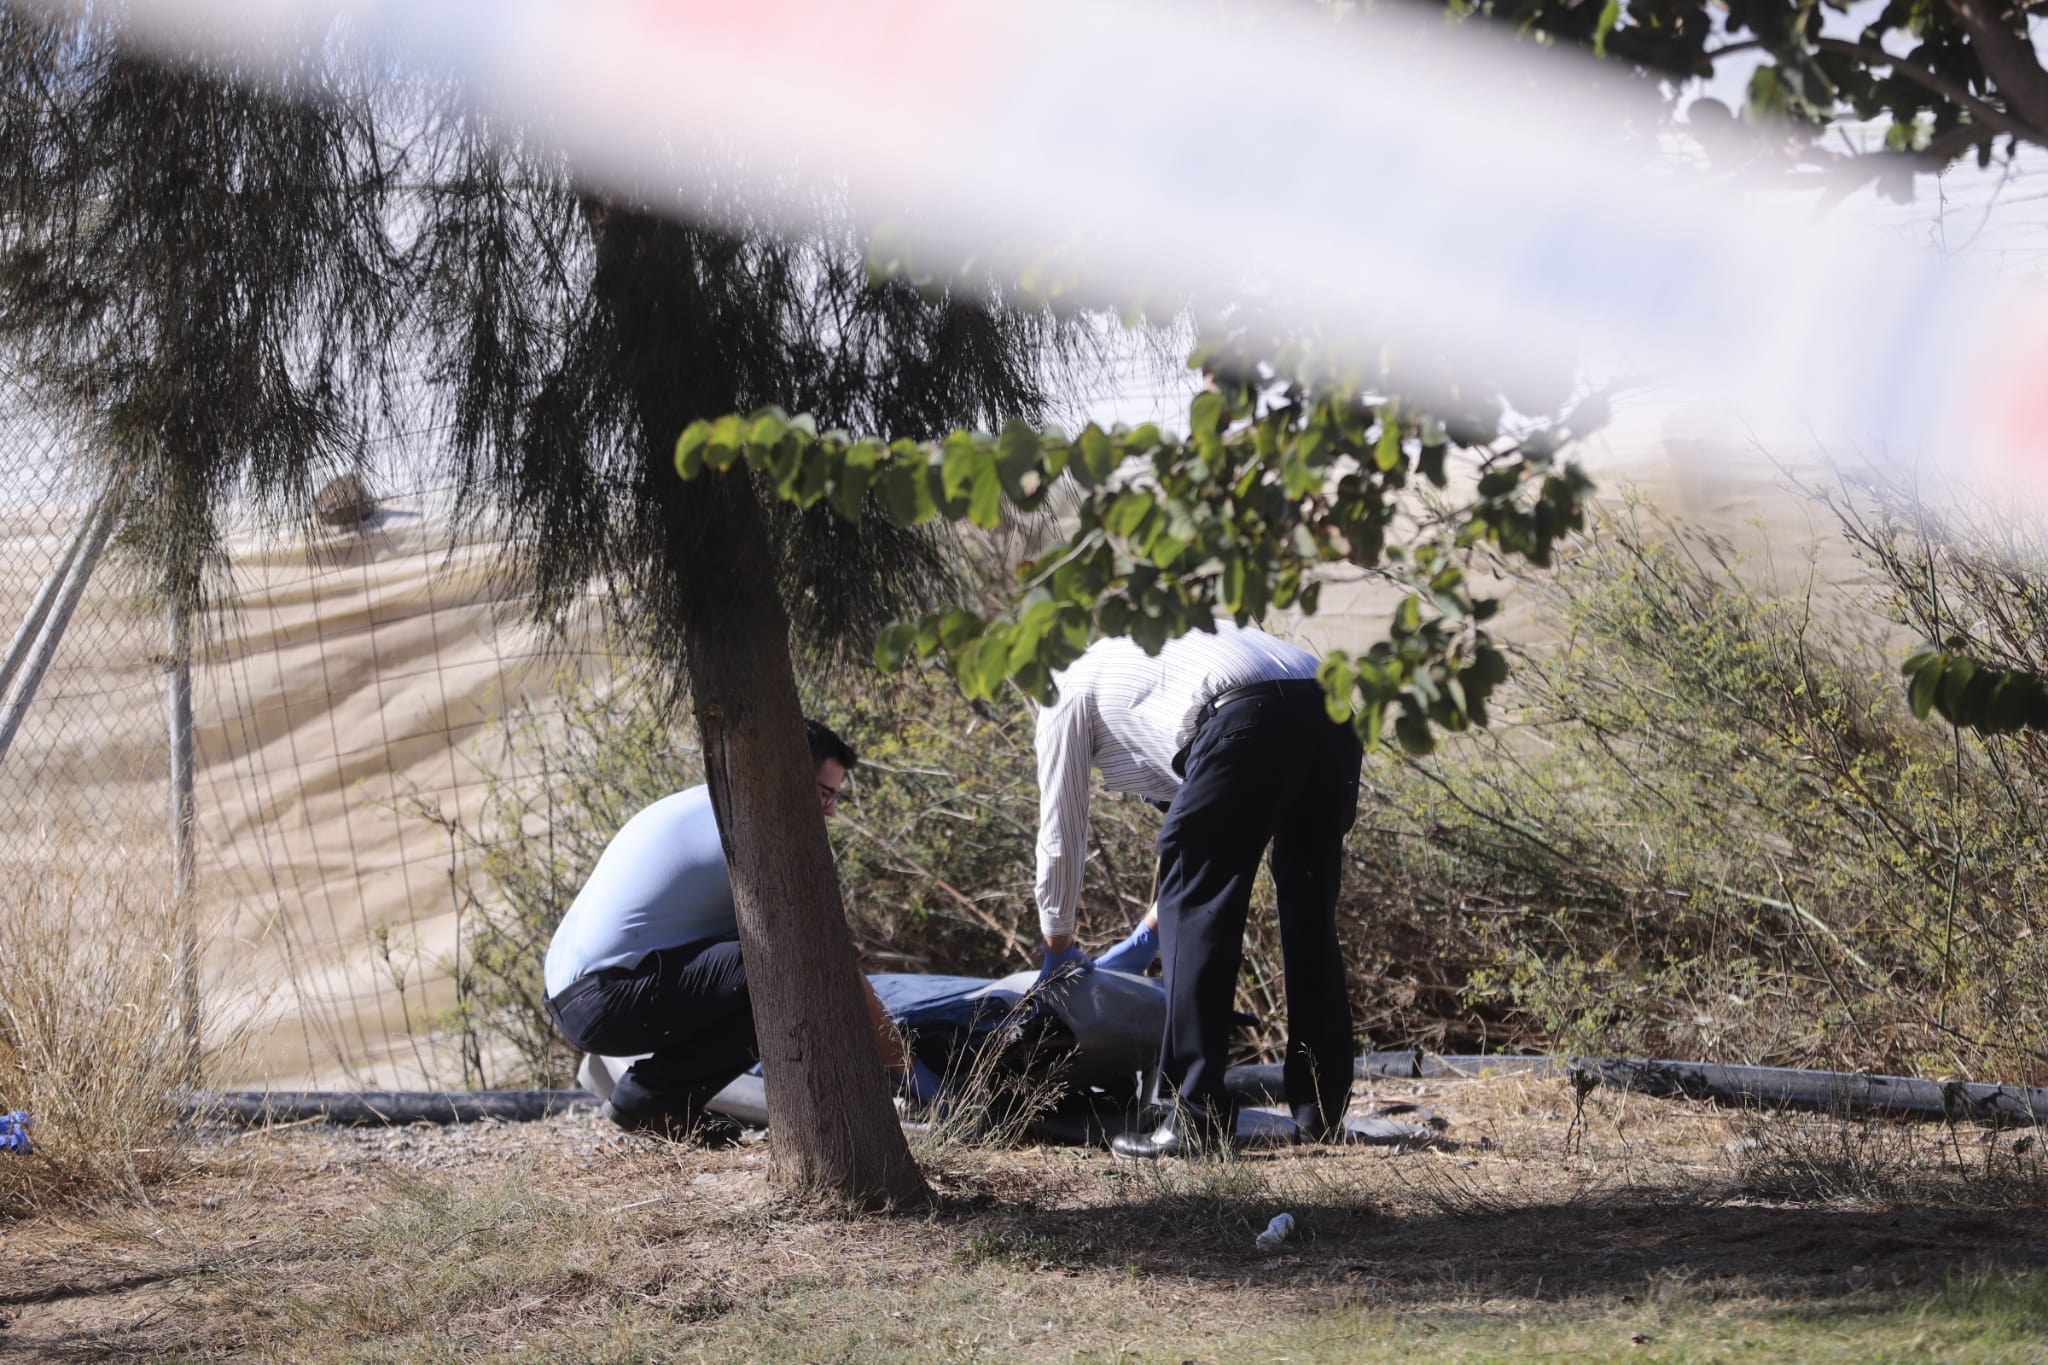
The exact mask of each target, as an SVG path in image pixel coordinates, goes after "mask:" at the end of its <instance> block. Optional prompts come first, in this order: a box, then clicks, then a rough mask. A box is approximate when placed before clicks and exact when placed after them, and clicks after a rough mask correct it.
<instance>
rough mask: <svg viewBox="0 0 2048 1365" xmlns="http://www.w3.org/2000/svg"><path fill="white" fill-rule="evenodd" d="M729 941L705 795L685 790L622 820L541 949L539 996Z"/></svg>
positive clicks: (728, 885)
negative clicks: (671, 951) (694, 946)
mask: <svg viewBox="0 0 2048 1365" xmlns="http://www.w3.org/2000/svg"><path fill="white" fill-rule="evenodd" d="M738 933H739V921H738V920H737V919H735V918H734V916H733V908H732V875H731V874H730V873H729V872H728V871H727V870H726V866H725V850H724V848H723V847H721V846H720V844H719V841H718V819H717V816H716V815H714V814H713V812H712V809H711V788H709V787H691V788H689V789H687V790H685V791H679V792H677V793H676V794H675V795H673V796H664V797H663V798H662V799H661V800H659V801H657V802H655V803H654V804H653V805H651V806H649V807H648V808H647V809H646V810H643V811H641V812H640V813H639V814H638V815H636V816H634V817H633V818H632V819H630V820H628V821H627V822H626V824H625V828H623V829H621V830H620V831H619V832H618V833H617V834H616V835H614V836H613V837H612V841H611V842H610V843H609V844H606V845H605V849H604V852H603V853H601V854H599V855H598V859H597V866H596V867H594V868H592V869H591V872H590V880H589V881H587V882H585V883H584V884H583V890H582V891H581V892H579V893H578V894H577V897H576V900H575V902H574V903H573V904H571V905H570V907H569V913H568V914H566V915H564V916H562V923H561V925H560V927H558V928H557V929H556V930H555V936H554V938H553V939H552V940H550V941H549V943H548V957H547V971H546V979H547V992H548V994H549V995H551V996H553V995H560V994H561V993H562V992H563V991H565V990H567V989H568V988H569V986H570V984H571V983H572V982H574V981H575V980H576V978H577V977H579V976H582V975H584V974H585V973H588V972H594V971H597V970H599V969H600V968H603V967H630V966H632V965H633V964H635V963H636V962H638V961H640V959H641V958H643V957H646V956H647V955H648V954H649V953H652V952H656V951H659V950H660V949H663V948H675V947H679V946H681V945H682V944H685V943H696V942H699V941H700V940H703V939H708V938H730V937H735V936H737V935H738Z"/></svg>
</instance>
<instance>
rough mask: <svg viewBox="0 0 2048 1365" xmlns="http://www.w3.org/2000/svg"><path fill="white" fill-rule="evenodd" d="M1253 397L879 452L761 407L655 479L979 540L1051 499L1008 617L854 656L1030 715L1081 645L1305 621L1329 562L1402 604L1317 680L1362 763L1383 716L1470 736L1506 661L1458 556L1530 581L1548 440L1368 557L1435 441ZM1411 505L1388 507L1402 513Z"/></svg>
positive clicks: (1426, 424)
mask: <svg viewBox="0 0 2048 1365" xmlns="http://www.w3.org/2000/svg"><path fill="white" fill-rule="evenodd" d="M1271 387H1272V386H1268V387H1267V388H1266V389H1263V390H1262V388H1261V386H1260V385H1259V384H1258V383H1256V382H1253V381H1251V380H1237V379H1221V380H1219V381H1218V382H1217V383H1216V384H1215V385H1214V386H1213V387H1212V388H1211V389H1209V390H1207V391H1205V392H1203V393H1201V394H1199V395H1197V396H1196V398H1195V399H1194V402H1193V403H1192V405H1191V406H1190V409H1189V418H1190V422H1189V428H1190V429H1189V434H1188V436H1187V437H1186V438H1185V439H1179V438H1175V437H1171V436H1168V435H1166V434H1164V433H1162V432H1161V431H1160V430H1159V428H1158V427H1156V426H1154V425H1151V424H1147V425H1144V426H1139V427H1135V428H1128V429H1127V428H1122V427H1119V428H1117V429H1116V430H1114V431H1105V430H1103V429H1102V428H1100V427H1098V426H1096V425H1094V424H1093V423H1091V424H1089V425H1088V426H1086V427H1084V428H1083V429H1082V430H1081V432H1080V433H1079V434H1078V435H1076V436H1073V437H1068V436H1067V435H1065V434H1064V433H1062V432H1061V431H1059V430H1057V429H1050V428H1049V429H1045V430H1040V429H1037V428H1034V427H1032V426H1030V425H1029V424H1027V423H1023V422H1012V423H1010V424H1009V425H1008V426H1006V427H1005V428H1004V429H1003V430H1002V432H1001V433H1000V434H997V435H987V434H979V433H972V432H966V431H956V432H954V433H952V434H951V435H949V436H947V437H945V438H944V439H942V440H938V441H928V442H918V441H910V440H895V441H882V440H877V439H873V438H857V437H854V436H851V435H848V434H847V433H845V432H839V431H832V432H824V433H820V432H819V431H818V429H817V427H816V424H815V423H814V422H813V421H811V419H809V418H808V417H802V416H798V417H791V416H789V415H787V414H786V413H784V412H782V411H781V410H779V409H774V408H767V409H762V410H761V411H758V412H755V413H752V414H750V415H748V416H744V417H742V416H737V415H731V416H726V417H721V418H718V419H716V420H713V421H702V422H697V423H694V424H693V425H691V426H690V428H689V429H688V430H686V431H685V432H684V433H683V434H682V436H681V438H680V439H679V440H678V441H677V443H676V468H677V471H678V472H679V473H680V474H681V475H682V477H683V478H685V479H694V478H699V477H702V476H703V475H705V474H707V473H714V474H715V473H722V472H724V471H727V470H731V469H733V468H735V467H736V466H738V465H740V464H741V463H742V462H744V463H745V465H746V466H747V467H748V468H750V469H751V470H752V471H753V472H754V473H755V474H756V475H757V476H758V477H760V478H762V479H764V480H765V481H767V482H768V483H769V484H770V485H771V486H772V487H773V488H774V490H775V493H776V495H777V496H778V497H781V498H783V499H785V500H787V501H789V502H792V503H795V504H797V505H799V506H803V507H810V506H814V505H816V504H818V503H820V502H823V503H826V504H827V505H829V506H830V507H832V509H833V510H834V511H835V512H837V513H838V514H839V515H840V516H842V517H845V518H846V519H847V520H849V521H854V522H858V521H859V520H860V519H861V518H862V517H864V516H873V515H881V516H885V517H887V518H889V519H890V520H891V521H893V522H895V523H896V524H897V525H899V526H916V525H920V524H923V523H925V522H929V521H932V520H933V519H935V518H941V517H943V518H945V519H947V520H950V521H961V520H965V521H968V522H971V523H973V524H974V525H976V526H980V527H984V528H993V527H995V526H996V525H997V524H999V522H1000V521H1001V519H1002V517H1003V516H1004V513H1005V508H1006V506H1007V507H1009V508H1014V509H1017V510H1019V511H1026V512H1028V511H1032V510H1035V509H1037V508H1039V507H1041V506H1043V504H1044V503H1045V500H1046V498H1047V497H1048V496H1049V495H1050V493H1051V492H1052V489H1053V487H1054V485H1055V483H1057V482H1058V481H1060V480H1061V479H1062V477H1064V478H1066V479H1067V480H1070V481H1071V486H1072V488H1073V489H1074V492H1075V495H1076V506H1075V507H1074V509H1073V518H1072V525H1071V528H1070V529H1069V531H1068V533H1067V534H1066V535H1065V536H1064V538H1062V539H1060V540H1058V541H1057V542H1056V543H1054V544H1052V545H1050V546H1049V547H1047V548H1046V550H1045V551H1044V552H1043V553H1041V554H1040V555H1039V556H1038V557H1036V558H1035V559H1033V560H1030V561H1027V562H1026V563H1024V564H1022V565H1020V566H1019V568H1018V575H1019V580H1020V588H1021V595H1020V597H1019V599H1018V601H1017V603H1016V605H1015V606H1014V608H1012V609H1011V610H1010V611H1009V612H1006V613H1004V614H1002V615H999V616H996V617H994V618H992V619H985V618H983V617H982V616H980V615H978V614H976V613H974V612H972V611H969V610H967V609H965V608H962V607H954V608H951V609H949V610H945V611H938V612H931V613H928V614H926V615H924V616H921V617H919V618H917V619H915V620H906V621H899V622H896V623H894V624H892V625H891V626H889V627H888V628H887V629H885V630H884V631H883V632H882V634H881V636H880V638H879V639H878V640H877V642H876V647H875V654H876V659H877V662H879V663H880V664H881V665H882V666H883V667H884V668H897V667H901V666H903V665H905V664H906V663H908V662H911V661H913V660H915V661H918V662H923V663H931V662H934V661H942V662H943V663H944V664H945V665H946V666H947V667H948V668H949V669H950V670H951V671H952V673H953V675H954V677H955V678H956V679H957V680H958V682H959V685H960V687H961V688H962V690H963V691H964V692H965V693H966V694H967V695H968V696H970V697H984V698H986V697H992V696H993V695H994V694H995V693H996V692H997V690H998V689H1000V688H1001V687H1003V686H1004V685H1005V684H1006V683H1015V684H1016V685H1017V686H1018V687H1020V688H1022V689H1023V690H1024V691H1025V692H1027V693H1029V694H1030V695H1031V696H1033V697H1036V698H1038V699H1040V700H1044V699H1046V698H1048V697H1049V696H1050V695H1051V693H1052V690H1053V684H1052V675H1053V673H1054V671H1055V670H1057V669H1059V668H1061V667H1064V666H1065V665H1066V664H1068V663H1071V662H1072V661H1073V660H1074V659H1075V658H1076V657H1078V656H1079V654H1080V653H1081V651H1082V650H1083V649H1085V648H1086V647H1087V645H1088V644H1089V642H1090V641H1091V640H1093V639H1095V638H1096V637H1097V636H1098V635H1129V636H1131V637H1132V638H1133V639H1135V640H1136V641H1137V642H1138V643H1139V644H1140V645H1142V646H1143V647H1144V648H1145V649H1146V650H1147V651H1149V652H1154V653H1156V652H1157V651H1158V650H1159V649H1160V647H1161V646H1163V645H1164V644H1165V642H1166V641H1167V640H1168V639H1170V638H1172V637H1173V636H1176V635H1179V634H1182V633H1184V632H1186V631H1189V630H1209V629H1214V625H1215V622H1216V619H1217V618H1218V616H1219V615H1227V616H1229V617H1231V618H1233V619H1234V620H1236V621H1237V622H1239V623H1240V624H1250V623H1252V622H1254V621H1257V620H1260V619H1262V618H1263V617H1264V616H1265V614H1266V613H1267V612H1268V611H1270V610H1273V609H1276V608H1282V609H1284V608H1288V607H1298V608H1299V609H1300V610H1302V611H1303V612H1305V613H1313V612H1314V611H1315V609H1316V605H1317V600H1318V595H1319V593H1320V590H1321V586H1322V580H1321V577H1320V576H1319V570H1321V569H1323V568H1325V567H1326V566H1332V565H1336V564H1340V563H1349V564H1353V565H1357V566H1360V567H1363V568H1368V569H1376V570H1379V571H1381V572H1383V573H1385V574H1387V575H1388V576H1389V577H1391V578H1393V579H1394V580H1395V581H1398V582H1400V583H1402V584H1403V585H1405V586H1406V587H1407V589H1408V592H1407V595H1406V596H1405V597H1404V598H1403V599H1402V601H1401V603H1400V605H1399V607H1398V608H1397V609H1396V611H1395V613H1394V617H1393V621H1392V623H1391V626H1390V630H1389V633H1388V638H1387V639H1385V640H1383V641H1380V642H1379V643H1377V644H1375V645H1373V646H1372V647H1371V648H1370V649H1369V650H1367V651H1365V652H1364V653H1363V654H1358V655H1351V654H1345V653H1333V654H1331V655H1330V656H1329V657H1328V658H1327V659H1326V660H1325V662H1324V665H1323V670H1322V679H1323V682H1324V685H1325V687H1326V689H1327V691H1328V693H1329V705H1330V711H1331V715H1332V716H1333V717H1334V718H1337V719H1344V718H1347V717H1348V718H1350V719H1352V720H1353V721H1354V723H1355V724H1356V725H1357V726H1358V729H1359V731H1360V733H1361V734H1362V735H1363V736H1364V737H1365V739H1366V740H1367V742H1368V743H1373V742H1377V741H1378V739H1379V738H1380V737H1381V735H1382V733H1383V732H1384V730H1385V728H1386V725H1387V722H1388V718H1389V716H1390V715H1391V714H1393V713H1395V712H1398V715H1396V716H1395V717H1394V720H1393V732H1394V734H1395V736H1396V737H1397V738H1398V739H1399V740H1400V742H1401V743H1402V745H1403V746H1404V747H1406V748H1407V749H1409V750H1410V751H1413V752H1426V751H1427V750H1428V749H1429V748H1430V747H1431V745H1432V744H1433V742H1434V741H1433V733H1432V727H1436V728H1441V729H1445V730H1452V731H1456V730H1463V729H1465V728H1466V727H1467V726H1469V725H1473V724H1479V725H1483V724H1485V723H1486V701H1487V698H1488V696H1489V695H1490V694H1491V692H1492V691H1493V689H1494V688H1495V687H1496V686H1497V685H1498V684H1499V683H1500V682H1501V681H1502V680H1503V679H1504V678H1505V677H1506V676H1507V662H1506V659H1505V658H1504V657H1503V655H1502V654H1501V652H1500V651H1499V650H1498V649H1497V648H1496V647H1495V646H1494V644H1493V641H1492V640H1491V638H1490V637H1489V636H1488V634H1487V632H1486V630H1485V629H1484V625H1483V623H1484V622H1485V621H1486V620H1487V619H1488V618H1490V617H1491V616H1492V615H1493V614H1494V612H1495V611H1496V609H1497V607H1498V602H1497V601H1496V600H1495V599H1493V598H1490V597H1483V596H1476V595H1475V594H1474V593H1473V592H1472V589H1471V585H1470V583H1469V581H1468V579H1467V577H1466V574H1465V571H1464V568H1463V567H1462V565H1461V562H1460V561H1461V559H1462V558H1463V557H1464V556H1463V555H1462V554H1461V552H1462V551H1465V550H1467V549H1469V548H1471V547H1473V546H1476V545H1480V544H1487V545H1491V546H1494V547H1496V548H1497V549H1499V550H1500V551H1501V552H1503V553H1505V554H1508V555H1513V556H1520V557H1523V558H1526V559H1528V560H1529V561H1530V562H1532V563H1535V564H1538V565H1546V564H1548V563H1549V562H1550V555H1551V550H1552V546H1553V544H1554V542H1555V541H1556V539H1557V538H1558V537H1559V536H1561V535H1563V534H1565V533H1566V532H1568V531H1571V530H1576V529H1578V528H1579V526H1580V525H1581V523H1582V505H1583V502H1584V500H1585V498H1586V496H1587V494H1588V493H1589V492H1590V491H1591V483H1590V482H1589V481H1588V480H1587V479H1586V477H1585V476H1584V475H1583V474H1582V473H1581V472H1580V471H1579V469H1578V468H1577V467H1576V466H1575V465H1570V464H1559V463H1558V462H1557V461H1556V460H1555V458H1554V455H1553V453H1552V448H1551V445H1550V443H1549V442H1547V441H1529V442H1525V443H1523V444H1522V445H1520V446H1518V447H1515V448H1513V449H1510V450H1506V451H1501V452H1490V453H1487V454H1485V455H1484V457H1483V458H1482V460H1481V462H1480V468H1479V470H1478V476H1477V481H1476V484H1475V485H1474V486H1473V488H1472V490H1471V493H1470V496H1469V499H1468V500H1466V501H1464V502H1463V503H1462V505H1459V506H1457V507H1456V508H1455V509H1454V510H1453V511H1452V512H1451V514H1450V515H1448V516H1447V517H1445V518H1443V519H1442V520H1441V521H1440V522H1439V523H1438V524H1437V526H1436V528H1435V529H1433V530H1432V531H1430V532H1428V533H1423V534H1418V535H1417V536H1415V537H1413V540H1414V543H1413V544H1407V545H1395V546H1389V544H1388V536H1389V529H1390V526H1391V525H1392V524H1393V522H1394V520H1395V518H1396V516H1397V515H1398V514H1400V513H1401V512H1402V510H1403V490H1406V489H1408V488H1409V487H1410V484H1411V480H1412V479H1414V478H1418V477H1419V478H1420V479H1421V480H1423V481H1425V482H1427V483H1428V484H1429V485H1432V486H1433V487H1434V488H1436V489H1438V490H1442V489H1444V488H1446V487H1447V486H1448V483H1449V479H1448V475H1447V473H1446V469H1445V463H1446V455H1447V452H1448V450H1449V447H1450V442H1449V440H1448V438H1447V436H1446V434H1445V432H1444V429H1443V427H1442V425H1441V424H1440V423H1437V422H1435V421H1433V420H1430V419H1427V418H1423V417H1415V416H1410V415H1409V414H1407V413H1405V412H1404V411H1403V410H1402V409H1401V408H1400V406H1399V405H1398V404H1397V403H1395V402H1393V401H1391V400H1381V401H1373V400H1368V399H1364V398H1361V397H1359V396H1358V391H1357V390H1356V388H1353V387H1348V386H1345V385H1339V384H1333V385H1329V386H1326V387H1325V388H1323V389H1322V390H1321V391H1314V390H1311V389H1309V388H1306V387H1303V386H1299V385H1288V386H1285V387H1284V388H1282V389H1280V391H1279V392H1272V391H1271ZM1419 501H1420V500H1419V498H1416V497H1415V496H1413V495H1410V496H1409V499H1408V501H1407V504H1406V506H1407V509H1408V510H1409V511H1411V512H1412V511H1413V509H1414V508H1415V506H1416V505H1417V504H1418V502H1419Z"/></svg>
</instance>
